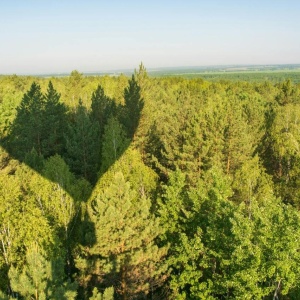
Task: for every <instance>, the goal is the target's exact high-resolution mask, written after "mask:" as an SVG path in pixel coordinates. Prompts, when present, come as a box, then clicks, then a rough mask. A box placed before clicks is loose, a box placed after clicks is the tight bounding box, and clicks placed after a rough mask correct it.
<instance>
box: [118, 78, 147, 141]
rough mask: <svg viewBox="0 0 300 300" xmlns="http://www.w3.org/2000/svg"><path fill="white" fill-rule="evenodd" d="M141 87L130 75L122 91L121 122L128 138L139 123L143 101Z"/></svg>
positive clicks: (132, 134)
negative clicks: (123, 100) (123, 103)
mask: <svg viewBox="0 0 300 300" xmlns="http://www.w3.org/2000/svg"><path fill="white" fill-rule="evenodd" d="M140 90H141V88H140V86H139V85H138V83H137V81H136V78H135V76H134V75H132V78H131V80H129V86H128V87H127V88H126V89H125V91H124V99H125V106H124V108H123V116H122V122H123V125H124V127H125V128H126V131H127V134H128V137H129V138H132V137H133V136H134V134H135V131H136V129H137V127H138V125H139V121H140V117H141V112H142V109H143V106H144V101H143V99H142V98H141V92H140Z"/></svg>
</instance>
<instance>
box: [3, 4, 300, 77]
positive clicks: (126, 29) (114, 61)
mask: <svg viewBox="0 0 300 300" xmlns="http://www.w3.org/2000/svg"><path fill="white" fill-rule="evenodd" d="M299 12H300V1H297V0H286V1H280V0H272V1H271V0H252V1H245V0H240V1H234V0H228V1H227V0H224V1H222V0H212V1H202V0H198V1H197V0H185V1H179V0H173V1H170V0H166V1H158V0H152V1H145V2H142V1H133V0H128V1H119V0H111V1H109V2H108V1H94V0H91V1H76V0H73V1H69V0H64V1H59V0H53V1H47V3H46V1H37V0H27V1H22V0H14V1H1V3H0V26H1V29H0V41H1V47H0V74H38V73H61V72H70V71H71V70H74V69H77V70H79V71H81V72H93V71H95V72H96V71H105V70H114V69H134V68H136V67H137V66H138V65H139V63H140V62H141V61H142V62H143V63H144V65H145V66H146V67H147V68H157V67H176V66H208V65H238V64H244V65H245V64H256V65H257V64H299V63H300V39H299V30H300V18H299Z"/></svg>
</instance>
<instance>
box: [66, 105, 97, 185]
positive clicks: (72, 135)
mask: <svg viewBox="0 0 300 300" xmlns="http://www.w3.org/2000/svg"><path fill="white" fill-rule="evenodd" d="M65 139H66V150H67V153H66V156H65V158H66V161H67V162H68V164H69V165H70V169H71V170H72V171H73V172H74V173H75V174H76V175H77V176H83V177H84V178H85V179H87V180H88V181H90V182H91V183H94V182H95V181H96V176H97V175H96V174H97V171H98V169H99V163H100V161H99V160H100V136H99V124H97V123H93V122H92V121H91V120H90V117H89V115H88V112H87V110H86V108H85V107H84V106H83V103H82V101H79V105H78V107H77V110H76V113H75V115H74V121H73V123H71V124H69V127H68V130H67V133H66V135H65Z"/></svg>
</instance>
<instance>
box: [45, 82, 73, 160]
mask: <svg viewBox="0 0 300 300" xmlns="http://www.w3.org/2000/svg"><path fill="white" fill-rule="evenodd" d="M59 100H60V94H58V93H57V91H56V90H55V89H54V87H53V84H52V82H51V81H49V84H48V89H47V93H46V94H45V107H44V121H43V127H44V130H43V131H44V132H45V136H44V137H43V142H42V146H43V151H42V153H43V155H44V156H45V157H48V156H51V155H54V154H62V151H63V149H64V133H65V129H66V123H67V120H66V111H67V109H66V107H65V105H64V104H62V103H60V101H59Z"/></svg>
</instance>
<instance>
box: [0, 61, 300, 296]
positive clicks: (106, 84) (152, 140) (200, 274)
mask: <svg viewBox="0 0 300 300" xmlns="http://www.w3.org/2000/svg"><path fill="white" fill-rule="evenodd" d="M0 104H1V105H0V138H1V148H0V220H1V221H0V274H1V276H0V299H14V298H18V299H36V300H37V299H90V300H92V299H93V300H96V299H99V300H100V299H103V300H104V299H105V300H111V299H299V297H300V284H299V282H300V280H299V279H300V268H299V264H300V251H299V250H300V244H299V238H300V213H299V208H300V189H299V187H300V176H299V174H300V131H299V128H300V85H299V84H296V83H294V82H293V81H291V80H288V79H287V80H284V81H281V82H279V83H274V82H270V81H266V80H264V81H261V82H247V81H228V80H226V81H225V80H220V81H214V82H209V81H205V80H203V79H201V78H198V79H197V78H196V79H184V78H180V77H165V78H164V77H162V78H155V77H149V76H148V74H147V72H146V70H145V68H144V67H143V65H141V66H140V68H139V70H137V71H136V72H135V73H134V74H133V75H132V77H126V76H124V75H120V76H118V77H112V76H101V77H100V76H83V75H82V74H81V73H79V72H78V71H73V72H72V73H71V74H70V76H67V77H60V78H55V77H53V78H38V77H35V78H33V77H29V76H27V77H26V76H25V77H21V76H16V75H13V76H2V77H0Z"/></svg>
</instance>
